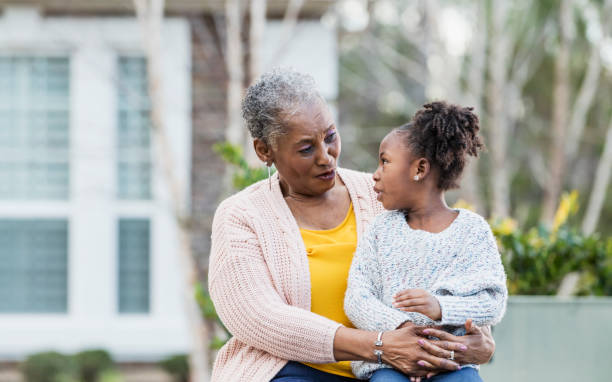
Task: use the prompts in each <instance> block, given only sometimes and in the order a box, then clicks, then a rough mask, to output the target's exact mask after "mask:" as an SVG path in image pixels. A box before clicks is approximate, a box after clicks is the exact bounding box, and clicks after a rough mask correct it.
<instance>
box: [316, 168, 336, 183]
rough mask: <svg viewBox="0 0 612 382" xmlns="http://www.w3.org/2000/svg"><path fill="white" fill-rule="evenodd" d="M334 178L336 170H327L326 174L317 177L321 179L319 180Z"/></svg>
mask: <svg viewBox="0 0 612 382" xmlns="http://www.w3.org/2000/svg"><path fill="white" fill-rule="evenodd" d="M335 177H336V170H329V171H327V172H324V173H323V174H319V175H317V178H319V179H321V180H326V181H328V180H332V179H334V178H335Z"/></svg>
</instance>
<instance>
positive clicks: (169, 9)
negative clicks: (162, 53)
mask: <svg viewBox="0 0 612 382" xmlns="http://www.w3.org/2000/svg"><path fill="white" fill-rule="evenodd" d="M334 2H335V0H306V1H304V5H303V6H302V9H301V11H300V16H302V17H318V16H321V15H323V13H325V11H326V10H327V9H328V8H329V6H330V5H331V4H333V3H334ZM225 3H226V1H225V0H166V13H167V14H169V15H176V14H186V15H189V14H194V15H197V14H205V13H217V12H223V11H224V9H225ZM267 3H268V5H267V10H268V16H269V17H279V16H282V15H283V14H284V12H285V9H286V8H287V4H288V3H289V1H288V0H268V1H267ZM243 4H245V6H247V4H248V1H243ZM8 5H17V6H35V7H38V8H39V9H40V10H41V13H43V14H77V15H78V14H82V15H101V14H102V15H104V14H106V15H122V14H133V13H134V4H133V2H132V1H131V0H0V9H1V8H4V7H5V6H8Z"/></svg>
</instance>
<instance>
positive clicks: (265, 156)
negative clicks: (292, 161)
mask: <svg viewBox="0 0 612 382" xmlns="http://www.w3.org/2000/svg"><path fill="white" fill-rule="evenodd" d="M253 148H254V149H255V154H257V157H258V158H259V159H260V160H261V161H262V162H264V163H265V164H266V166H268V167H269V166H271V165H272V163H274V153H273V152H272V147H271V146H270V145H269V144H267V143H266V142H264V141H263V140H262V139H259V138H255V139H254V140H253Z"/></svg>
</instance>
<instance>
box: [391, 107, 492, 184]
mask: <svg viewBox="0 0 612 382" xmlns="http://www.w3.org/2000/svg"><path fill="white" fill-rule="evenodd" d="M473 110H474V108H472V107H462V106H459V105H451V104H447V103H446V102H444V101H437V102H431V103H428V104H425V105H423V108H421V109H420V110H419V111H417V112H416V114H415V115H414V117H413V118H412V121H410V122H409V123H407V124H405V125H403V126H401V127H399V128H398V131H399V132H401V133H405V135H406V144H407V145H408V148H409V149H410V150H411V151H412V153H413V154H414V155H416V156H419V157H424V158H427V160H429V162H430V163H431V165H432V167H436V168H437V169H438V170H439V173H440V177H439V179H438V188H440V189H441V190H448V189H452V188H458V187H459V185H458V183H457V181H458V180H459V178H460V177H461V173H462V172H463V169H464V167H465V164H466V162H467V156H468V155H470V156H473V157H477V156H478V152H479V151H481V150H483V149H484V144H483V143H482V140H481V139H480V136H478V131H479V130H480V126H479V124H478V116H477V115H476V114H474V112H473Z"/></svg>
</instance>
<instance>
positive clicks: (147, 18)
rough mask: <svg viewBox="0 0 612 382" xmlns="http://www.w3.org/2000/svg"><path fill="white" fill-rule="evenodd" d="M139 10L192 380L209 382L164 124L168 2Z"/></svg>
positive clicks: (145, 1)
mask: <svg viewBox="0 0 612 382" xmlns="http://www.w3.org/2000/svg"><path fill="white" fill-rule="evenodd" d="M134 3H135V7H136V11H137V15H138V19H139V22H140V24H141V27H142V32H143V41H144V47H145V53H146V58H147V75H148V83H149V88H148V90H149V97H150V99H151V128H152V131H151V132H152V134H151V135H152V138H153V145H154V148H155V153H156V155H154V158H159V160H158V161H157V164H156V167H157V166H159V167H160V168H161V170H162V173H163V175H164V178H165V184H166V185H167V187H168V191H169V192H168V194H169V197H170V198H171V203H172V208H173V213H174V216H175V219H176V222H177V226H178V229H179V232H178V239H179V249H178V252H179V260H180V261H179V262H180V265H181V269H182V273H183V276H184V280H185V284H184V295H183V298H184V304H185V308H186V313H187V319H188V322H189V325H190V327H191V335H192V340H193V344H192V349H191V354H190V359H189V361H190V370H191V380H192V381H197V382H206V381H208V380H209V375H210V372H209V367H208V365H209V362H208V358H207V355H208V353H207V350H206V345H207V338H208V336H207V333H206V326H205V325H204V320H203V318H202V315H201V312H200V309H199V307H198V305H197V302H196V300H195V285H196V283H197V282H198V278H197V267H196V263H195V261H194V259H193V256H192V253H191V232H190V230H189V224H188V222H189V217H188V213H187V211H188V210H187V205H188V203H187V202H186V200H185V198H186V195H187V194H186V193H185V187H184V185H183V184H181V183H180V181H179V179H178V178H177V176H176V174H175V172H174V171H175V168H176V167H175V165H174V163H175V162H174V153H173V152H172V149H171V147H170V143H169V141H168V137H167V135H166V126H165V123H164V101H163V98H162V94H163V84H162V70H161V66H162V52H161V27H162V21H163V11H164V0H135V1H134Z"/></svg>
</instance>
